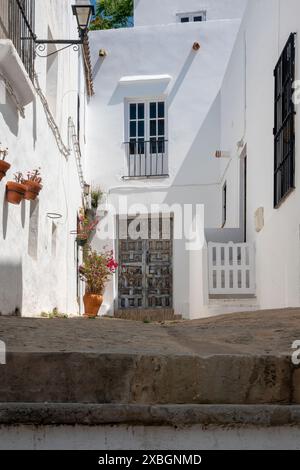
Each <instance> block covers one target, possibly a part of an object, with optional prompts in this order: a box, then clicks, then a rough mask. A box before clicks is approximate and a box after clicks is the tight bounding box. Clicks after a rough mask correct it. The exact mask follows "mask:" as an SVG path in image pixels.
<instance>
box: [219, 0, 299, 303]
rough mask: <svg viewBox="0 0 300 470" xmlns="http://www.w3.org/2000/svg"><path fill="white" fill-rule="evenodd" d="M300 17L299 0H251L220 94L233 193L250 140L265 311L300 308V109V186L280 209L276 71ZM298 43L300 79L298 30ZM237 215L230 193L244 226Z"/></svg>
mask: <svg viewBox="0 0 300 470" xmlns="http://www.w3.org/2000/svg"><path fill="white" fill-rule="evenodd" d="M299 14H300V5H299V2H298V1H297V0H284V1H283V0H251V2H249V5H248V8H247V11H246V13H245V17H244V21H243V23H242V27H241V30H240V33H239V37H238V40H237V44H236V46H235V48H234V51H233V54H232V57H231V61H230V64H229V67H228V70H227V73H226V77H225V80H224V83H223V87H222V92H221V102H222V105H221V108H222V148H223V149H226V150H230V151H231V153H232V155H233V157H234V159H235V161H233V162H232V165H231V167H230V169H229V171H228V172H227V174H226V176H225V178H226V179H228V181H229V184H228V186H229V187H231V191H232V194H234V193H235V191H236V187H237V184H238V183H237V181H238V180H237V178H236V175H237V168H238V160H237V156H238V151H237V145H236V144H237V142H238V141H239V140H240V139H242V138H244V141H245V143H247V149H248V150H247V155H248V202H247V232H248V240H249V241H254V242H255V243H256V250H257V258H256V265H257V266H256V269H257V293H258V301H259V304H260V306H261V307H262V308H273V307H276V308H280V307H296V306H299V305H300V242H299V227H300V215H299V203H300V192H299V184H300V166H299V132H298V130H299V128H300V125H299V124H300V122H299V119H300V118H299V113H298V112H297V115H296V190H295V191H294V192H293V193H292V194H291V195H290V196H289V197H288V198H287V199H286V201H285V202H283V204H282V205H281V206H280V208H279V209H274V208H273V169H274V143H273V126H274V77H273V70H274V68H275V65H276V63H277V61H278V59H279V56H280V54H281V52H282V50H283V48H284V46H285V44H286V41H287V39H288V37H289V35H290V33H292V32H299ZM296 44H297V45H296V48H297V53H296V54H297V58H296V78H299V49H300V38H299V34H298V35H297V39H296ZM245 90H246V95H245ZM297 111H298V109H297ZM225 164H226V162H224V163H223V165H225ZM259 207H263V208H264V214H265V226H264V228H263V230H262V231H261V232H260V233H256V230H255V223H254V213H255V211H256V209H257V208H259ZM237 214H238V209H237V198H236V197H231V198H230V199H229V206H228V218H229V220H228V222H229V223H230V224H236V223H237Z"/></svg>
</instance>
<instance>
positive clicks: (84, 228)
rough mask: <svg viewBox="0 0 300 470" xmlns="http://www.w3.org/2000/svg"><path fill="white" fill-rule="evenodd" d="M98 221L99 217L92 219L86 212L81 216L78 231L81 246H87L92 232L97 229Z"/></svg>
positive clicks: (77, 238) (77, 236)
mask: <svg viewBox="0 0 300 470" xmlns="http://www.w3.org/2000/svg"><path fill="white" fill-rule="evenodd" d="M98 223H99V219H98V218H96V219H94V220H92V221H90V220H89V219H88V218H87V217H86V216H85V215H84V214H82V215H81V216H80V218H79V224H78V229H77V232H76V241H77V244H78V245H79V246H85V245H86V244H87V242H88V239H89V237H90V235H91V233H93V232H94V231H95V229H96V227H97V225H98Z"/></svg>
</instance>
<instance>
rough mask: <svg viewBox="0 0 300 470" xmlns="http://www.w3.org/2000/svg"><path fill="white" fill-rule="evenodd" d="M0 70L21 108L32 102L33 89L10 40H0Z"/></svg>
mask: <svg viewBox="0 0 300 470" xmlns="http://www.w3.org/2000/svg"><path fill="white" fill-rule="evenodd" d="M0 70H1V72H2V73H3V75H4V77H5V78H6V79H7V81H8V82H9V84H10V86H11V87H12V88H13V90H14V92H15V93H16V95H17V98H18V101H19V103H20V104H21V106H26V105H28V104H29V103H31V102H32V101H33V100H34V97H35V90H34V87H33V85H32V82H31V80H30V78H29V76H28V74H27V72H26V70H25V67H24V65H23V62H22V60H21V58H20V56H19V54H18V53H17V51H16V49H15V47H14V45H13V43H12V41H11V40H10V39H0Z"/></svg>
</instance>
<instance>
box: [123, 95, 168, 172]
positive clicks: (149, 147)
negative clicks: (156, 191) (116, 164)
mask: <svg viewBox="0 0 300 470" xmlns="http://www.w3.org/2000/svg"><path fill="white" fill-rule="evenodd" d="M150 103H156V117H155V118H151V114H150ZM158 103H163V104H164V117H163V118H160V117H159V115H158ZM133 104H135V105H138V104H144V123H145V125H144V140H143V141H142V140H140V145H137V144H138V139H139V136H136V137H131V132H130V124H131V122H132V119H131V114H130V112H131V105H133ZM154 119H155V120H156V121H157V123H158V122H159V119H163V120H164V135H163V136H162V135H159V134H158V124H157V127H156V131H157V134H156V136H153V135H151V129H150V122H151V120H154ZM124 120H125V121H124V123H125V126H124V137H125V140H124V144H125V156H126V162H127V164H126V167H127V172H126V174H125V175H124V176H123V179H131V178H147V179H148V178H157V177H161V178H167V177H169V173H168V168H169V152H168V102H167V98H166V97H165V96H155V97H150V98H148V97H147V98H126V99H125V101H124ZM136 133H138V129H136ZM141 139H142V138H141ZM152 139H153V141H154V142H155V144H154V143H153V144H151V140H152ZM134 140H135V142H134ZM159 141H161V142H162V143H161V144H160V143H159ZM141 142H143V143H141ZM160 166H161V168H160V169H159V167H160ZM154 168H155V170H154ZM159 170H161V171H159ZM125 171H126V170H125ZM139 173H140V174H139Z"/></svg>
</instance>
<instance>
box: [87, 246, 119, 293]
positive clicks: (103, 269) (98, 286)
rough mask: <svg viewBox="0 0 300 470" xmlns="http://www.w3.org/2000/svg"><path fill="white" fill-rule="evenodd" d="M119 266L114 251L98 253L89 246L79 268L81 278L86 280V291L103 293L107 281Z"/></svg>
mask: <svg viewBox="0 0 300 470" xmlns="http://www.w3.org/2000/svg"><path fill="white" fill-rule="evenodd" d="M117 268H118V264H117V263H116V261H115V259H114V257H113V252H112V251H109V250H104V251H103V252H101V253H98V252H97V251H93V250H92V249H91V248H90V247H89V248H88V249H87V250H86V251H85V256H84V263H83V265H82V266H80V268H79V273H80V275H81V279H82V280H83V281H85V282H86V292H87V293H88V294H96V295H101V294H103V292H104V288H105V285H106V283H107V282H108V280H109V279H110V277H111V276H112V274H114V273H115V272H116V269H117Z"/></svg>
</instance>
